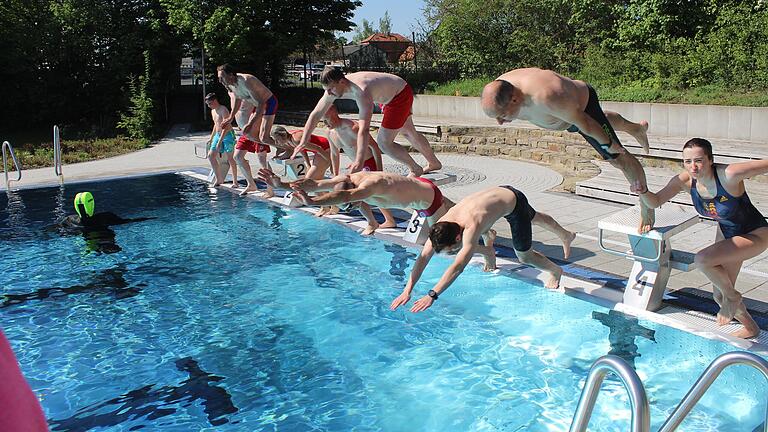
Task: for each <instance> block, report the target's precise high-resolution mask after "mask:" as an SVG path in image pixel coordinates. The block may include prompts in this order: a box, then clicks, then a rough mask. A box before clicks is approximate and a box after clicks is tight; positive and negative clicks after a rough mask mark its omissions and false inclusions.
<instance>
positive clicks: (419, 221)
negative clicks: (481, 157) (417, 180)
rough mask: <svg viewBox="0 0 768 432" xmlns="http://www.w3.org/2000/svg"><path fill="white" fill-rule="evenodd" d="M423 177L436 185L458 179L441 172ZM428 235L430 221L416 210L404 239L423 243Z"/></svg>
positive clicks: (407, 226)
mask: <svg viewBox="0 0 768 432" xmlns="http://www.w3.org/2000/svg"><path fill="white" fill-rule="evenodd" d="M421 178H424V179H427V180H429V181H431V182H432V183H434V184H435V185H436V186H442V185H447V184H449V183H453V182H455V181H456V175H455V174H446V173H439V172H437V173H429V174H424V175H422V176H421ZM427 237H429V222H427V217H426V216H420V215H419V212H417V211H415V210H414V211H413V213H412V214H411V219H410V220H409V221H408V225H406V227H405V234H404V235H403V240H405V241H407V242H411V243H416V244H420V245H423V244H424V243H426V242H427Z"/></svg>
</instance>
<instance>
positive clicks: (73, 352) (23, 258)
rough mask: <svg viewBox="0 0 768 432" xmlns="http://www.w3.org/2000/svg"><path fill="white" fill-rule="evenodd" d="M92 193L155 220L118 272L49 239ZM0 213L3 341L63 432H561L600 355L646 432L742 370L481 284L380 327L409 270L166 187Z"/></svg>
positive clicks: (592, 313) (223, 201)
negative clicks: (623, 374)
mask: <svg viewBox="0 0 768 432" xmlns="http://www.w3.org/2000/svg"><path fill="white" fill-rule="evenodd" d="M83 190H90V191H92V192H93V193H94V196H95V198H96V211H107V210H109V211H113V212H115V213H117V214H118V215H120V216H123V217H139V216H151V217H155V218H156V219H152V220H149V221H145V222H139V223H134V224H127V225H121V226H117V227H114V229H113V231H114V236H113V238H109V239H107V240H109V241H112V242H113V243H114V244H115V245H117V246H118V247H119V249H120V250H119V251H117V252H114V253H100V252H94V251H93V250H94V249H98V245H97V246H96V247H95V246H94V245H93V242H92V239H85V238H83V237H82V236H66V237H62V236H60V235H57V234H55V233H50V232H46V231H45V230H44V229H43V228H44V227H45V226H47V225H49V224H51V223H52V222H53V221H54V220H55V219H56V218H58V217H60V216H61V215H63V214H65V213H71V210H70V209H71V198H72V197H73V196H74V194H75V193H76V192H78V191H83ZM0 199H2V202H3V207H2V212H3V213H2V225H1V226H0V238H2V246H0V248H2V249H0V252H2V253H3V256H5V257H6V259H5V261H4V262H3V263H2V265H1V267H0V274H2V275H3V276H2V277H3V284H2V286H3V288H2V293H3V294H5V295H6V297H5V299H4V300H2V302H1V303H0V323H1V325H2V327H3V328H4V330H5V332H6V335H7V337H8V339H9V340H10V341H11V344H12V346H13V348H14V349H15V350H16V353H17V355H18V357H19V361H20V363H21V366H22V370H23V371H24V373H25V375H26V377H27V379H28V380H29V382H30V385H31V386H32V388H33V389H34V390H35V392H36V393H37V394H39V395H40V397H41V399H42V405H43V408H44V410H45V413H46V415H47V417H48V418H49V420H50V424H51V429H52V430H54V431H65V430H66V431H82V430H116V431H128V430H138V429H141V430H162V431H197V430H208V431H214V430H215V431H255V430H258V431H269V430H275V431H305V430H306V431H309V430H322V431H348V430H355V431H379V430H382V431H437V430H440V431H496V430H504V431H560V430H564V429H567V427H568V425H569V424H570V420H571V418H572V416H573V411H574V409H575V407H576V403H577V401H578V397H579V394H580V391H581V388H582V385H583V380H584V378H585V377H586V375H587V371H588V369H589V367H590V365H591V364H592V362H593V361H594V360H595V359H597V358H598V357H600V356H601V355H604V354H607V353H608V352H612V353H614V354H618V355H621V356H623V357H624V358H626V359H628V360H630V361H632V362H633V363H634V364H635V366H636V369H637V370H638V373H639V375H640V376H641V378H642V379H643V381H644V383H645V385H646V388H647V389H648V394H649V398H650V401H651V418H652V422H653V427H654V428H658V427H659V426H660V424H661V423H662V422H663V420H664V418H665V417H666V415H665V414H666V413H668V412H669V411H670V410H671V409H672V408H674V406H675V405H676V404H677V403H678V402H679V400H680V399H681V398H682V396H683V395H684V394H685V392H686V391H687V390H688V389H689V388H690V386H691V385H692V383H693V382H694V381H695V379H696V378H697V377H698V376H699V374H700V373H701V372H702V371H703V369H704V368H705V367H706V366H707V365H708V364H709V362H710V361H711V360H713V359H714V358H715V357H716V356H717V355H719V354H721V353H724V352H727V351H732V350H734V348H733V347H731V346H729V345H725V344H722V343H719V342H715V341H711V340H707V339H703V338H700V337H697V336H694V335H691V334H688V333H684V332H681V331H677V330H674V329H671V328H668V327H664V326H660V325H658V324H655V323H652V322H647V321H643V320H636V319H634V318H631V317H627V316H624V315H622V314H620V313H616V312H615V311H609V310H608V309H605V308H602V307H599V306H596V305H594V304H591V303H588V302H584V301H580V300H577V299H574V298H571V297H568V296H564V295H562V294H560V293H555V292H548V291H546V290H545V289H543V288H542V287H540V286H534V285H531V284H528V283H526V282H523V281H520V280H517V279H514V278H511V277H507V276H504V275H493V274H486V273H483V272H482V271H481V270H480V269H479V268H476V267H471V268H468V269H467V271H466V272H465V273H464V274H463V275H462V276H461V277H460V278H459V279H458V281H457V282H456V284H455V285H454V286H453V287H452V288H451V289H450V290H449V291H448V292H447V293H446V295H444V296H441V298H440V300H439V302H438V303H437V304H435V305H434V306H433V307H432V308H431V309H430V310H429V311H427V312H426V313H422V314H411V313H410V312H407V311H397V312H390V311H389V309H388V305H389V303H390V301H391V300H392V299H393V298H394V297H395V296H396V295H397V294H398V293H399V292H400V291H401V290H402V287H403V285H404V283H405V278H406V277H407V274H408V271H409V268H410V266H411V265H412V263H413V260H414V258H415V254H416V252H417V251H416V250H415V249H413V250H412V249H406V248H403V247H401V246H397V245H393V244H388V243H385V242H382V241H379V240H376V239H364V238H361V237H360V236H358V235H357V234H356V233H354V232H352V231H350V230H347V229H344V228H342V227H340V226H338V225H336V224H333V223H328V222H326V221H322V220H318V219H317V218H314V217H312V216H309V215H306V214H303V213H301V212H294V211H288V210H284V209H282V208H277V207H272V206H268V205H265V204H263V203H259V202H256V201H254V200H246V199H238V198H237V197H236V196H234V195H233V194H230V193H227V192H224V191H220V192H219V193H211V192H209V191H208V190H207V188H206V187H205V186H204V185H203V184H202V183H200V182H198V181H195V180H191V179H187V178H184V177H182V176H178V175H172V174H168V175H161V176H152V177H142V178H135V179H127V180H115V181H108V182H101V183H97V184H82V185H70V186H67V187H66V190H63V191H62V190H60V189H57V188H48V189H36V190H27V191H22V192H17V193H12V194H11V195H9V196H8V199H7V200H6V199H5V198H0ZM102 240H103V239H102ZM97 243H98V242H97ZM109 252H113V250H112V249H110V250H109ZM448 263H449V261H448V260H445V259H442V258H438V259H436V260H435V259H433V261H432V263H431V265H430V266H429V267H428V268H427V270H426V271H425V273H424V276H423V277H422V283H420V284H419V285H418V286H417V288H416V293H418V295H421V294H423V293H424V292H426V290H427V289H429V284H430V283H434V282H435V281H436V280H437V279H438V278H439V277H440V275H441V273H442V271H443V270H444V269H445V267H446V266H447V264H448ZM762 379H763V378H762V377H761V376H760V375H759V373H758V372H757V371H754V370H752V369H749V368H746V367H743V366H737V367H734V368H731V369H729V370H727V371H726V372H725V373H724V374H723V376H721V377H720V378H719V379H718V382H717V383H716V384H715V386H714V387H713V389H712V390H711V391H710V392H709V393H708V394H707V395H706V396H705V397H704V398H703V399H702V401H701V402H700V403H699V405H698V406H697V408H696V409H695V410H694V411H693V412H692V413H691V415H690V416H689V418H688V419H687V420H686V421H685V422H684V423H683V426H682V427H681V428H680V429H679V430H686V431H752V430H753V429H755V428H756V427H757V426H758V425H760V424H761V423H762V421H763V416H764V415H765V401H764V400H763V398H764V396H763V395H764V393H763V392H762V390H763V387H762V386H757V385H750V384H751V383H760V382H762ZM627 407H628V401H627V398H626V392H625V390H624V389H623V387H622V386H621V385H620V384H619V383H618V381H616V380H608V381H606V383H605V384H604V390H603V392H602V393H601V395H600V397H599V398H598V405H597V408H596V410H595V413H594V415H593V420H592V423H591V426H590V427H591V429H592V430H600V431H626V430H628V425H629V410H628V409H627Z"/></svg>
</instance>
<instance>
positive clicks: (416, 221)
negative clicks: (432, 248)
mask: <svg viewBox="0 0 768 432" xmlns="http://www.w3.org/2000/svg"><path fill="white" fill-rule="evenodd" d="M427 236H429V223H428V222H427V217H426V216H419V213H418V212H413V214H411V219H410V220H409V221H408V225H407V226H406V227H405V235H404V236H403V240H405V241H407V242H411V243H416V244H420V245H423V244H424V243H426V242H427Z"/></svg>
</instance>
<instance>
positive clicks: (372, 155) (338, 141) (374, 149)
mask: <svg viewBox="0 0 768 432" xmlns="http://www.w3.org/2000/svg"><path fill="white" fill-rule="evenodd" d="M323 120H325V124H326V126H328V129H330V133H329V134H328V140H329V141H330V142H331V172H332V173H333V175H339V174H340V173H341V167H340V166H339V165H340V161H339V159H340V153H341V152H343V153H344V154H345V155H347V156H349V157H350V158H351V159H352V160H353V161H355V160H357V133H358V130H359V125H358V124H357V123H355V122H353V121H352V120H349V119H343V118H341V117H339V111H338V110H337V109H336V106H335V105H331V107H330V108H328V111H326V112H325V117H323ZM362 159H363V161H364V162H363V168H362V169H361V171H382V170H383V168H384V165H383V163H382V161H381V150H380V149H379V146H378V144H377V143H376V140H374V139H373V137H372V136H371V134H370V133H369V134H368V147H367V148H366V149H365V154H364V155H363V158H362Z"/></svg>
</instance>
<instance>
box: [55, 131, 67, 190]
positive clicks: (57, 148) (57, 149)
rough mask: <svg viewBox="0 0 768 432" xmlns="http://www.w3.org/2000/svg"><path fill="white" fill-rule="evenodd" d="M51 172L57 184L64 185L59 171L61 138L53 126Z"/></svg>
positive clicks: (62, 176) (62, 175)
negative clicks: (54, 175)
mask: <svg viewBox="0 0 768 432" xmlns="http://www.w3.org/2000/svg"><path fill="white" fill-rule="evenodd" d="M53 172H54V173H56V176H57V177H58V178H59V183H60V184H64V174H63V173H62V171H61V137H60V134H59V127H58V126H57V125H53Z"/></svg>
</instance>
